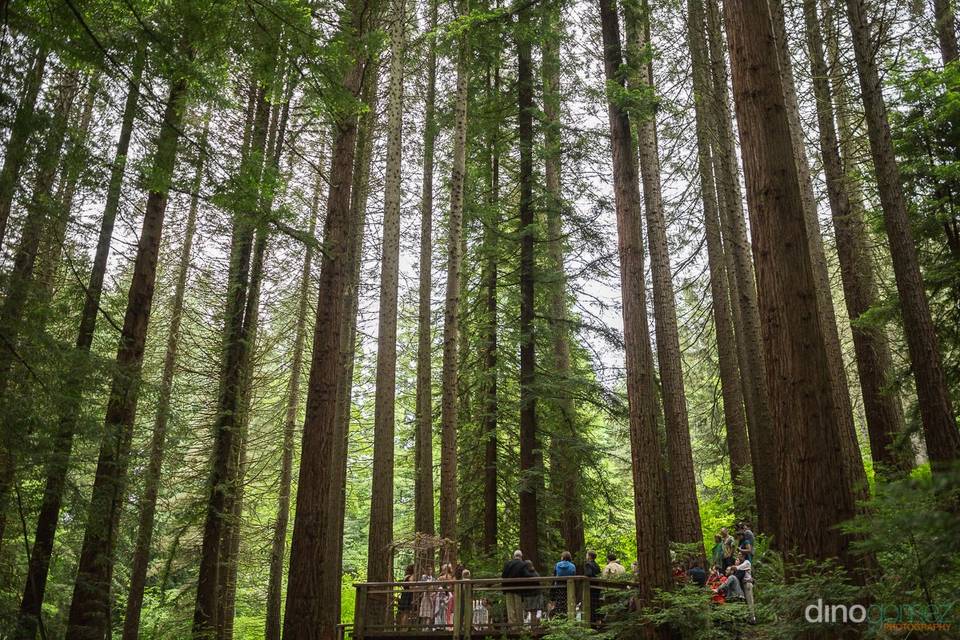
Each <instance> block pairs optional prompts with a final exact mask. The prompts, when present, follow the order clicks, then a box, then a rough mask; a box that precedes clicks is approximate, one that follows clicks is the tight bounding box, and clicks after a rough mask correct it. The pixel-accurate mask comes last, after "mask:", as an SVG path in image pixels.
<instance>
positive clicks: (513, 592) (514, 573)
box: [500, 549, 530, 626]
mask: <svg viewBox="0 0 960 640" xmlns="http://www.w3.org/2000/svg"><path fill="white" fill-rule="evenodd" d="M500 577H501V578H503V581H504V582H503V595H504V598H505V599H506V601H507V623H508V624H510V625H511V626H512V625H520V624H523V597H522V595H521V592H520V589H519V587H520V586H522V584H523V583H520V584H519V585H518V584H517V583H516V582H515V580H512V579H516V578H528V577H530V576H529V573H528V571H527V563H526V562H524V561H523V552H522V551H520V550H519V549H517V550H516V551H514V552H513V559H512V560H510V561H509V562H507V564H505V565H503V573H502V574H501V576H500Z"/></svg>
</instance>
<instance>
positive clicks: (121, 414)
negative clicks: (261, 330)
mask: <svg viewBox="0 0 960 640" xmlns="http://www.w3.org/2000/svg"><path fill="white" fill-rule="evenodd" d="M181 46H182V45H181ZM186 96H187V81H186V79H185V78H182V79H178V80H176V81H174V83H173V84H172V85H171V87H170V93H169V96H168V97H167V101H166V106H165V108H164V113H163V119H162V120H161V125H160V135H159V137H158V139H157V148H156V153H155V155H154V164H153V169H152V172H151V178H152V180H151V182H149V184H151V185H152V189H151V191H150V193H149V196H148V197H147V204H146V207H145V209H144V215H143V227H142V229H141V232H140V242H139V244H138V246H137V257H136V261H135V263H134V267H133V277H132V279H131V283H130V291H129V294H128V299H127V310H126V314H125V316H124V320H123V329H122V331H121V334H120V346H119V348H118V350H117V372H116V373H115V374H114V377H113V385H112V388H111V391H110V399H109V402H108V404H107V412H106V417H105V420H104V424H105V429H104V437H103V441H102V442H101V445H100V456H99V460H98V462H97V473H96V478H95V480H94V484H93V495H92V497H91V499H90V508H89V510H88V514H89V515H88V516H87V526H86V530H85V531H84V537H83V546H82V548H81V551H80V562H79V568H78V570H77V578H76V582H75V584H74V588H73V599H72V601H71V603H70V616H69V619H68V623H67V632H66V637H67V638H68V640H102V638H103V637H104V636H105V635H106V633H107V630H108V621H109V615H110V583H111V578H112V574H113V563H114V560H115V558H114V553H115V551H116V537H117V527H118V526H119V521H120V512H121V510H122V507H123V504H124V503H125V502H126V498H127V495H126V479H127V464H128V462H129V454H130V442H131V439H132V438H133V426H134V421H135V418H136V410H137V399H138V395H139V387H140V385H139V382H140V373H141V369H142V367H143V350H144V346H145V344H146V337H147V325H148V323H149V320H150V310H151V308H152V305H153V292H154V283H155V281H156V275H157V258H158V256H159V253H160V235H161V233H162V231H163V220H164V214H165V213H166V208H167V194H168V189H169V185H170V181H171V178H172V175H173V169H174V166H175V165H176V159H177V148H178V145H179V141H180V131H181V128H182V124H183V114H184V110H185V104H184V103H185V101H186Z"/></svg>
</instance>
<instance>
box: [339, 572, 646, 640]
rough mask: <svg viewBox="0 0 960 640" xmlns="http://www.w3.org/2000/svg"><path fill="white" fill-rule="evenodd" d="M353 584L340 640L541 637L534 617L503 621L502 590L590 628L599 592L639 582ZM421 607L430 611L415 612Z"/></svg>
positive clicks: (563, 580) (540, 580) (550, 580)
mask: <svg viewBox="0 0 960 640" xmlns="http://www.w3.org/2000/svg"><path fill="white" fill-rule="evenodd" d="M354 586H355V588H356V590H357V597H356V604H355V609H354V621H353V624H348V625H343V626H342V627H341V633H340V637H341V638H342V639H343V640H346V639H347V638H350V639H351V640H365V639H370V638H375V639H377V640H433V639H437V638H452V639H454V640H465V639H469V640H486V639H491V640H492V639H495V638H496V639H499V638H507V639H511V638H537V637H540V636H543V635H546V629H545V628H544V627H543V626H542V624H541V623H540V622H539V620H538V621H537V622H533V623H531V621H530V620H524V621H522V622H516V621H514V622H513V623H510V622H508V616H507V613H506V601H507V597H506V596H507V594H515V595H517V596H521V597H523V596H530V595H531V594H539V595H541V596H542V600H543V609H542V610H540V614H539V616H540V617H541V618H544V617H546V616H548V615H549V616H550V617H551V618H557V617H565V618H567V619H568V620H571V621H580V622H581V624H583V625H584V626H588V625H589V626H595V625H594V624H591V622H590V620H591V617H592V616H591V607H595V606H596V603H597V602H599V599H600V597H601V594H602V593H603V592H607V591H612V590H616V591H621V592H622V591H624V590H628V591H629V590H632V589H635V588H636V587H638V586H639V585H637V584H635V583H633V582H626V581H617V580H601V579H596V578H587V577H585V576H570V577H554V576H545V577H540V578H518V579H512V580H509V581H504V580H501V579H477V580H447V581H424V582H362V583H357V584H356V585H354ZM401 603H404V604H403V605H401ZM426 611H432V612H434V615H431V616H426V615H425V616H420V613H421V612H426ZM441 611H442V612H441ZM525 617H526V616H525Z"/></svg>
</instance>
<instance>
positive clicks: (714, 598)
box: [707, 565, 727, 604]
mask: <svg viewBox="0 0 960 640" xmlns="http://www.w3.org/2000/svg"><path fill="white" fill-rule="evenodd" d="M725 581H726V579H725V578H724V577H723V574H721V573H720V568H719V567H717V566H716V565H714V567H713V568H712V569H711V570H710V575H709V576H708V577H707V587H708V588H709V589H710V591H712V592H713V595H711V596H710V601H711V602H716V603H717V604H724V603H725V602H726V601H727V597H726V596H725V595H724V594H723V592H721V591H719V589H720V587H721V586H723V583H724V582H725Z"/></svg>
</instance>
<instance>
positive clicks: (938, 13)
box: [933, 0, 960, 66]
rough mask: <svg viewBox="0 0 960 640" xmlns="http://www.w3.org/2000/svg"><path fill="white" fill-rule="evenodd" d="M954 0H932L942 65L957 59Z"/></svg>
mask: <svg viewBox="0 0 960 640" xmlns="http://www.w3.org/2000/svg"><path fill="white" fill-rule="evenodd" d="M954 2H955V0H933V16H934V19H935V20H936V28H937V44H939V45H940V59H941V60H943V66H947V65H948V64H950V63H951V62H955V61H956V60H957V57H958V55H960V54H958V50H957V15H956V11H955V9H954V6H953V5H954Z"/></svg>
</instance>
